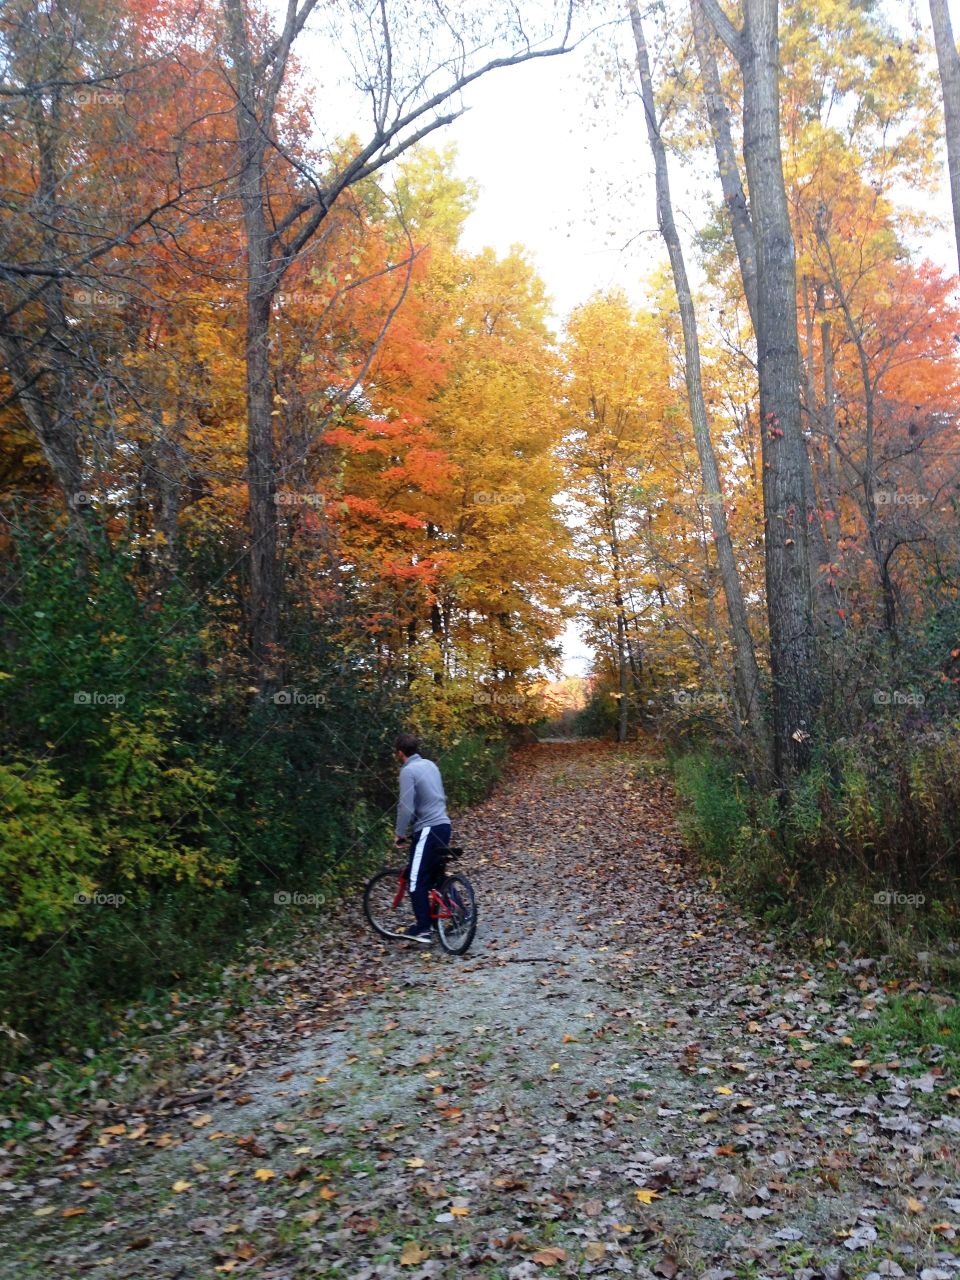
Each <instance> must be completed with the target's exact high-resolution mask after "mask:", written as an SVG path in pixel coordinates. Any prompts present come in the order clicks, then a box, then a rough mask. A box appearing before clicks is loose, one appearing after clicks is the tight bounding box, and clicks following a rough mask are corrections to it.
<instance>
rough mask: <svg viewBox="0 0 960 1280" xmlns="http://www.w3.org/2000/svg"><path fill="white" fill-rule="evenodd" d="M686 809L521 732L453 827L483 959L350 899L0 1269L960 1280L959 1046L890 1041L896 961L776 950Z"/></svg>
mask: <svg viewBox="0 0 960 1280" xmlns="http://www.w3.org/2000/svg"><path fill="white" fill-rule="evenodd" d="M674 806H675V801H674V798H673V795H672V793H671V791H670V789H669V787H668V785H667V784H666V782H665V781H664V780H663V779H662V777H661V776H660V774H659V772H658V771H657V770H656V769H655V768H653V769H651V768H649V767H646V764H645V762H644V761H643V759H642V758H641V757H639V756H638V755H637V754H636V753H635V752H629V751H617V750H616V749H614V748H611V747H607V746H605V745H601V744H584V743H581V744H562V743H557V744H548V745H541V746H539V747H536V748H530V749H528V750H525V751H523V752H521V753H520V754H519V755H518V756H517V757H516V759H515V765H514V769H513V771H512V772H511V775H510V776H509V777H508V778H507V779H506V780H505V781H504V782H503V783H502V784H501V786H500V787H499V788H498V789H497V791H496V792H495V793H494V795H493V796H492V797H491V798H490V799H489V800H487V801H486V802H484V803H483V804H480V805H478V806H476V807H475V808H474V809H472V810H471V811H470V812H469V813H467V814H465V815H462V816H461V817H460V819H459V821H455V827H454V839H455V842H456V843H457V844H462V845H463V846H464V847H465V849H466V850H467V859H466V866H465V869H466V871H467V873H468V874H469V875H470V877H471V879H472V880H473V882H474V885H475V887H476V890H477V894H478V900H479V907H480V926H479V930H478V933H477V938H476V941H475V943H474V946H473V949H472V950H471V952H470V953H469V954H468V956H467V957H466V958H465V959H456V958H451V957H447V956H445V955H443V954H442V953H441V952H439V951H438V950H431V951H423V950H420V949H414V948H413V947H404V946H395V945H391V944H388V943H384V942H381V941H380V940H379V939H377V938H376V937H375V936H374V935H373V934H372V933H371V932H370V931H369V929H367V928H366V927H365V923H364V922H363V919H362V914H361V912H360V908H359V905H358V904H356V903H347V904H344V906H343V911H342V914H341V916H340V918H339V919H338V920H336V921H334V922H330V923H329V924H328V926H327V927H325V929H324V932H323V934H322V936H320V937H319V938H316V939H314V945H315V950H316V959H315V960H314V961H311V962H310V964H305V965H303V966H301V965H297V966H292V967H291V966H289V964H288V965H287V967H282V963H281V962H278V963H277V965H276V966H275V967H273V968H271V969H270V970H269V980H268V983H267V985H268V987H269V995H270V999H271V1001H272V1003H267V1002H265V1001H264V1002H262V1003H257V1004H256V1005H255V1007H253V1008H252V1010H250V1011H247V1013H246V1015H245V1016H244V1018H243V1019H241V1020H239V1022H238V1023H237V1024H236V1025H233V1024H231V1023H230V1022H227V1023H225V1024H223V1025H221V1026H220V1027H218V1029H217V1030H215V1031H212V1032H210V1034H209V1036H208V1037H207V1039H206V1040H201V1041H199V1043H198V1042H196V1041H195V1042H193V1044H192V1046H191V1047H185V1055H186V1056H187V1057H188V1059H189V1060H190V1062H191V1064H192V1065H191V1068H190V1071H189V1073H188V1074H186V1075H184V1076H182V1077H180V1078H178V1079H177V1081H176V1085H175V1086H174V1087H171V1088H170V1089H169V1090H168V1091H167V1092H166V1093H165V1094H164V1097H163V1100H162V1103H161V1104H155V1105H153V1107H152V1109H151V1107H150V1106H148V1105H146V1104H144V1105H143V1106H141V1107H140V1109H139V1110H137V1105H136V1104H128V1105H127V1110H126V1111H125V1112H124V1113H123V1114H124V1117H125V1118H123V1119H122V1120H120V1121H119V1123H113V1124H111V1120H113V1121H116V1118H117V1117H116V1115H115V1114H114V1112H113V1111H112V1110H111V1105H112V1104H111V1103H110V1100H109V1099H104V1100H103V1105H102V1106H101V1107H100V1108H99V1110H98V1114H97V1117H96V1118H95V1121H94V1123H93V1125H92V1126H90V1127H89V1128H87V1129H85V1130H84V1132H85V1133H86V1134H87V1140H86V1141H83V1142H81V1141H80V1140H79V1139H78V1140H77V1141H76V1142H75V1143H73V1145H72V1146H70V1147H68V1148H67V1149H66V1152H65V1153H64V1154H62V1155H61V1156H60V1157H59V1158H58V1159H57V1160H56V1161H51V1160H50V1159H47V1160H45V1161H44V1162H42V1163H41V1164H40V1165H39V1166H36V1167H35V1168H34V1169H33V1170H32V1171H31V1170H29V1168H27V1167H25V1168H24V1170H22V1171H21V1172H20V1173H16V1172H9V1171H8V1176H7V1181H6V1182H4V1183H3V1186H4V1188H5V1190H6V1191H7V1193H8V1197H9V1198H8V1203H7V1206H6V1208H7V1213H6V1215H5V1216H4V1217H3V1218H2V1219H0V1243H2V1248H3V1256H4V1266H3V1272H4V1275H5V1276H7V1275H9V1276H23V1277H31V1278H33V1277H39V1276H41V1275H42V1276H46V1275H50V1276H53V1275H56V1276H60V1277H70V1280H73V1277H78V1276H81V1275H92V1276H96V1277H105V1278H109V1280H121V1278H122V1280H147V1278H148V1277H157V1278H160V1280H180V1278H181V1277H182V1278H184V1280H214V1278H215V1277H216V1276H219V1275H233V1276H238V1277H243V1276H256V1277H258V1278H261V1280H301V1278H303V1280H306V1278H307V1277H310V1278H317V1280H319V1278H321V1277H339V1276H343V1277H347V1278H348V1280H368V1278H373V1277H396V1276H408V1277H414V1278H420V1280H426V1278H427V1277H451V1278H454V1277H456V1278H457V1280H461V1278H463V1280H467V1278H469V1277H487V1278H490V1280H493V1278H495V1277H499V1278H502V1280H507V1278H509V1280H526V1278H528V1277H534V1276H549V1275H565V1276H588V1275H598V1276H600V1275H615V1274H623V1275H628V1276H641V1277H644V1276H659V1277H663V1278H664V1280H672V1278H673V1277H681V1278H683V1277H688V1276H690V1277H693V1276H706V1277H708V1280H724V1278H726V1277H731V1278H732V1277H756V1278H758V1280H759V1278H760V1277H763V1276H798V1277H801V1278H804V1280H813V1278H814V1277H818V1276H824V1277H829V1278H830V1280H838V1278H839V1277H842V1276H850V1277H860V1276H863V1277H866V1276H871V1277H873V1276H899V1275H906V1276H920V1277H922V1278H923V1280H950V1277H952V1276H955V1275H956V1276H960V1249H958V1239H960V1182H958V1176H960V1174H958V1158H957V1152H958V1148H960V1121H958V1118H957V1095H958V1092H960V1091H958V1089H957V1085H958V1081H957V1080H956V1079H954V1078H952V1076H951V1074H950V1071H951V1069H952V1068H951V1065H950V1064H951V1061H952V1060H951V1059H950V1058H949V1057H947V1056H945V1055H944V1053H943V1052H942V1050H940V1049H938V1048H937V1047H936V1046H932V1047H930V1046H922V1047H918V1046H911V1047H907V1048H904V1049H903V1050H902V1052H901V1051H900V1050H898V1048H897V1047H896V1046H892V1047H891V1046H889V1045H887V1046H886V1047H885V1048H883V1049H882V1051H881V1050H880V1049H878V1048H877V1045H878V1044H879V1039H880V1038H879V1037H878V1035H877V1028H878V1027H879V1026H880V1025H881V1024H882V1023H883V1020H884V1018H885V1017H887V1010H888V1008H889V1006H890V1005H891V1001H892V999H893V997H892V995H891V993H890V991H888V990H887V989H885V987H884V985H883V983H882V982H881V981H879V980H878V978H877V977H876V975H875V974H874V967H873V966H872V964H871V963H870V962H869V961H866V962H851V963H850V964H849V965H844V964H842V963H838V962H837V961H829V962H828V963H827V964H825V965H824V966H823V967H822V968H820V969H817V968H813V967H810V966H807V965H805V964H804V963H802V962H799V961H797V960H796V959H795V958H793V957H791V956H790V955H788V954H785V953H784V952H783V951H781V950H778V948H777V946H776V945H775V944H774V943H773V942H771V941H770V940H769V939H768V938H767V937H765V936H764V935H763V934H762V933H761V932H760V931H759V930H758V928H757V927H756V925H755V924H751V923H748V922H747V921H746V920H744V919H742V918H740V917H739V915H738V913H737V911H736V910H735V909H734V908H733V907H732V906H731V905H729V904H727V903H725V902H724V901H723V900H722V898H720V897H719V896H718V895H717V894H716V893H714V892H712V891H711V890H710V886H708V885H706V884H704V883H703V882H700V881H698V880H697V879H696V876H695V873H694V870H693V868H692V866H691V862H690V859H689V856H688V855H687V854H686V853H685V851H684V849H683V846H682V843H681V841H680V839H679V836H678V834H677V831H676V827H675V818H674ZM311 965H315V966H316V967H311ZM941 999H942V1003H943V1008H944V1017H945V1018H946V1017H948V1016H950V1017H952V1016H953V1015H954V1014H955V1005H953V1004H952V1003H951V1002H950V1001H949V998H948V997H945V996H944V997H942V998H941ZM887 1021H888V1022H889V1018H888V1017H887ZM884 1025H886V1024H884ZM198 1053H199V1057H198V1056H197V1054H198ZM858 1064H859V1065H858ZM158 1108H159V1112H160V1113H159V1114H158ZM110 1128H113V1129H115V1130H117V1129H119V1130H122V1131H121V1132H116V1133H114V1134H110V1133H104V1131H105V1130H108V1129H110ZM141 1130H142V1131H141ZM165 1139H166V1140H165Z"/></svg>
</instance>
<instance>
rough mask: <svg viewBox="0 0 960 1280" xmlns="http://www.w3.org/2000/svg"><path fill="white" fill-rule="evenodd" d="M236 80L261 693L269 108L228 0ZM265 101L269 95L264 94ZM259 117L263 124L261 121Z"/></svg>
mask: <svg viewBox="0 0 960 1280" xmlns="http://www.w3.org/2000/svg"><path fill="white" fill-rule="evenodd" d="M226 8H227V17H228V23H229V30H230V44H231V56H232V60H233V65H234V69H235V74H236V91H237V101H236V108H235V118H236V125H237V140H238V145H239V151H240V162H239V166H238V167H239V174H238V186H239V195H240V207H241V211H242V214H243V228H244V238H245V240H246V259H247V261H246V281H245V284H246V307H247V331H246V340H245V346H244V361H245V366H246V384H247V386H246V390H247V494H248V503H249V512H250V515H249V518H250V562H249V563H250V648H251V651H252V655H253V661H254V665H255V667H256V671H257V675H258V678H259V680H260V681H261V684H262V686H263V689H264V690H267V689H269V688H271V687H272V686H273V685H275V684H276V682H277V680H278V678H279V675H278V672H277V669H276V663H277V659H278V641H279V628H280V563H279V559H278V556H277V507H276V501H275V495H276V468H275V460H274V439H273V417H272V410H273V397H272V395H271V390H270V388H271V375H270V309H271V304H272V302H273V295H274V293H275V292H276V289H277V285H278V284H279V278H280V277H279V273H278V272H277V270H276V264H274V263H272V262H271V261H270V246H271V243H272V239H271V233H270V230H269V228H268V226H267V220H266V212H265V210H264V190H263V179H264V149H265V147H266V146H267V143H268V140H269V134H270V129H271V125H272V119H271V116H272V110H271V109H268V111H267V112H264V111H262V110H261V101H260V98H261V96H262V86H261V85H259V84H258V77H257V74H256V70H255V68H254V65H253V57H252V54H251V51H250V44H249V39H248V36H247V28H246V15H245V13H244V7H243V4H242V0H227V4H226ZM266 96H267V98H268V100H271V101H272V99H271V96H270V94H267V95H266ZM261 116H263V117H264V118H261Z"/></svg>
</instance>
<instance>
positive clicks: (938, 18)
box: [930, 0, 960, 261]
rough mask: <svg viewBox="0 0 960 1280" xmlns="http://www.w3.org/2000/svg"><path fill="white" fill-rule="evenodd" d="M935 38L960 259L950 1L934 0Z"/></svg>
mask: <svg viewBox="0 0 960 1280" xmlns="http://www.w3.org/2000/svg"><path fill="white" fill-rule="evenodd" d="M930 17H931V18H932V19H933V38H934V43H935V44H936V46H937V62H938V64H939V67H940V84H941V86H942V88H943V114H944V118H945V125H946V135H947V162H948V164H949V166H950V196H951V198H952V200H953V229H954V235H955V237H956V241H957V256H958V261H960V54H958V53H957V45H956V41H955V40H954V38H953V27H952V25H951V22H950V13H949V11H948V9H947V0H930Z"/></svg>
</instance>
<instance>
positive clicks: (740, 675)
mask: <svg viewBox="0 0 960 1280" xmlns="http://www.w3.org/2000/svg"><path fill="white" fill-rule="evenodd" d="M629 10H630V21H631V26H632V28H633V35H634V42H635V44H636V50H637V66H638V71H639V77H640V95H641V101H642V103H643V111H644V118H645V120H646V126H647V138H648V140H649V143H650V149H651V151H652V152H653V157H654V168H655V173H656V196H657V221H658V223H659V226H660V232H661V235H662V236H663V239H664V242H665V243H666V246H667V252H668V253H669V256H670V266H671V270H672V272H673V280H674V286H675V288H676V294H677V302H678V305H679V309H680V320H681V325H682V330H683V344H684V362H683V367H684V375H685V380H686V387H687V400H688V403H689V407H690V417H691V421H692V424H693V434H694V439H695V441H696V446H697V454H698V457H699V460H700V470H701V472H702V475H703V487H704V491H705V495H706V503H707V506H708V509H709V512H710V522H711V526H712V531H713V538H714V541H715V542H716V551H717V559H718V562H719V567H720V574H721V578H722V581H723V594H724V598H725V600H726V609H727V617H728V620H729V624H730V633H731V638H732V644H733V654H734V668H735V671H736V677H737V678H736V685H737V700H738V703H739V706H740V708H741V712H742V714H743V717H744V720H745V722H746V723H748V724H749V726H750V730H751V734H752V737H753V741H754V743H755V745H756V747H757V749H758V751H759V753H760V755H761V756H764V755H766V754H767V748H766V744H767V730H766V723H765V720H764V713H763V707H762V705H761V696H760V671H759V667H758V665H757V658H756V653H755V650H754V645H753V637H752V635H751V634H750V628H749V625H748V623H747V611H746V607H745V604H744V599H743V591H742V588H741V584H740V575H739V572H738V570H737V564H736V559H735V555H734V550H733V544H732V542H731V539H730V531H729V528H728V526H727V515H726V509H725V507H724V502H723V489H722V485H721V480H720V473H719V470H718V468H717V459H716V454H715V452H714V448H713V441H712V439H711V436H710V423H709V420H708V417H707V406H706V400H705V397H704V392H703V378H702V374H701V364H700V342H699V336H698V331H697V316H696V310H695V308H694V302H693V295H692V292H691V289H690V282H689V278H688V275H687V268H686V261H685V259H684V253H683V246H682V244H681V242H680V235H679V233H678V231H677V225H676V220H675V218H674V213H673V200H672V197H671V194H670V176H669V169H668V165H667V151H666V147H665V145H664V142H663V138H662V135H661V131H660V113H659V109H658V106H657V101H656V96H655V93H654V86H653V78H652V74H651V70H650V57H649V54H648V52H647V44H646V37H645V35H644V30H643V20H642V18H641V16H640V10H639V8H638V7H637V4H636V0H630V3H629Z"/></svg>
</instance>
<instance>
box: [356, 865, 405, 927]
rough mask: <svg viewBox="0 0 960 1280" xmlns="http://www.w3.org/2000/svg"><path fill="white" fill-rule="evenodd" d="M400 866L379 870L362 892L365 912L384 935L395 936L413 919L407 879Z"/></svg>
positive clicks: (372, 923)
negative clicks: (402, 878) (401, 880)
mask: <svg viewBox="0 0 960 1280" xmlns="http://www.w3.org/2000/svg"><path fill="white" fill-rule="evenodd" d="M402 875H403V869H402V868H401V867H388V868H387V870H386V871H378V872H377V874H376V875H375V876H373V877H372V878H371V879H370V880H368V881H367V887H366V888H365V889H364V891H363V911H364V914H365V915H366V917H367V919H368V920H369V921H370V923H371V925H372V926H373V928H374V930H375V931H376V932H377V933H379V935H380V937H381V938H396V937H397V936H398V934H399V933H400V931H401V929H403V928H404V927H405V926H406V925H407V924H408V923H409V922H410V920H411V918H412V915H413V913H412V911H411V910H410V903H409V902H408V900H407V882H406V878H404V880H403V883H402V884H401V883H400V877H401V876H402Z"/></svg>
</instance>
